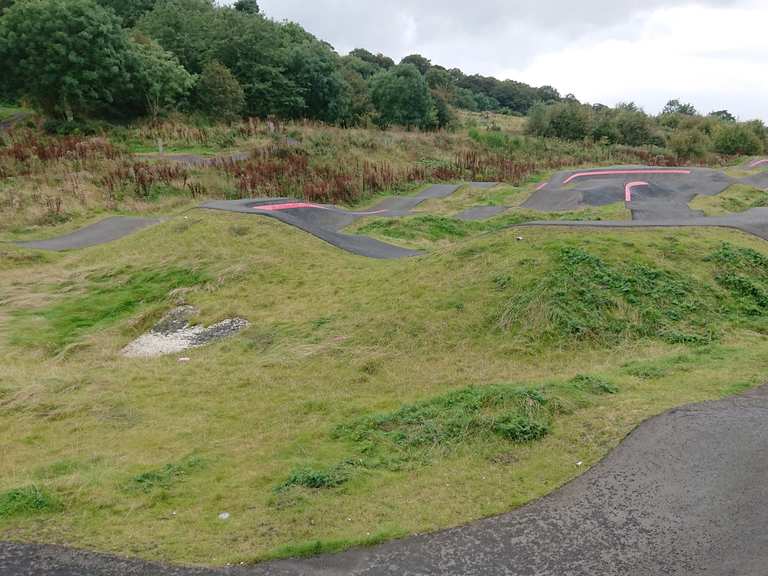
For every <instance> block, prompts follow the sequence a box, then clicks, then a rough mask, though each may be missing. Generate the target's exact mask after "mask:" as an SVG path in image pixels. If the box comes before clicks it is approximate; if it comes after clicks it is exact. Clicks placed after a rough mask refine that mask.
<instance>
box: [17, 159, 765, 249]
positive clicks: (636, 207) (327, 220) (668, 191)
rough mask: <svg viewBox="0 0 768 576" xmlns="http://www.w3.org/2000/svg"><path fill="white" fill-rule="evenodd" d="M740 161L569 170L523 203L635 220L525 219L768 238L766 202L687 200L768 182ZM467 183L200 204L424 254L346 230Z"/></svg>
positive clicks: (86, 235) (361, 245)
mask: <svg viewBox="0 0 768 576" xmlns="http://www.w3.org/2000/svg"><path fill="white" fill-rule="evenodd" d="M742 168H743V169H744V170H745V171H756V172H755V173H754V174H751V175H748V176H745V177H743V178H734V177H731V176H728V175H726V174H725V173H723V172H720V171H717V170H712V169H709V168H660V167H654V166H611V167H607V168H595V169H586V170H570V171H563V172H558V173H557V174H555V175H554V176H553V177H552V178H551V179H550V180H549V181H547V182H545V183H543V184H541V185H540V186H539V187H538V188H537V189H536V191H535V192H534V193H533V194H532V195H531V197H530V198H529V199H528V200H527V201H526V202H524V203H523V207H524V208H530V209H532V210H536V211H539V212H542V213H548V212H549V213H551V212H563V211H571V210H579V209H582V208H587V207H595V206H604V205H607V204H612V203H616V202H625V203H626V206H627V208H628V209H629V210H630V212H631V214H632V220H629V221H623V220H621V221H605V220H601V221H588V220H585V221H567V220H557V221H551V220H542V221H533V222H529V223H528V224H527V225H534V226H573V227H611V228H635V227H675V226H715V227H725V228H735V229H737V230H741V231H743V232H747V233H749V234H753V235H755V236H759V237H760V238H763V239H767V240H768V208H752V209H750V210H748V211H746V212H743V213H740V214H730V215H727V216H718V217H712V216H704V214H703V213H701V212H699V211H696V210H692V209H691V208H690V206H689V204H690V202H691V201H692V200H693V198H695V197H696V196H715V195H717V194H720V193H722V192H723V191H724V190H726V189H727V188H728V187H730V186H731V185H733V184H739V183H740V184H748V185H750V186H754V187H756V188H762V189H766V190H768V158H765V159H762V158H761V159H754V160H750V161H749V162H747V163H746V164H744V165H743V166H742ZM495 185H496V183H493V182H473V183H470V186H471V187H472V188H476V189H482V188H489V187H492V186H495ZM461 186H462V185H461V184H435V185H433V186H430V187H428V188H427V189H425V190H423V191H422V192H420V193H419V194H416V195H413V196H394V197H391V198H387V199H385V200H382V201H381V202H379V203H378V204H377V205H375V206H373V207H372V208H369V209H367V210H363V211H350V210H344V209H342V208H339V207H337V206H332V205H325V204H318V203H313V202H305V201H302V200H298V199H294V198H267V199H265V198H261V199H258V198H257V199H245V200H217V201H212V202H206V203H205V204H202V205H201V206H199V208H200V209H207V210H219V211H225V212H234V213H239V214H253V215H255V216H262V217H268V218H275V219H277V220H280V221H281V222H284V223H286V224H289V225H291V226H294V227H296V228H299V229H301V230H304V231H305V232H308V233H310V234H312V235H314V236H316V237H318V238H320V239H322V240H324V241H326V242H328V243H329V244H332V245H333V246H336V247H338V248H341V249H342V250H346V251H347V252H351V253H352V254H357V255H359V256H365V257H369V258H379V259H392V258H404V257H410V256H419V255H421V254H422V252H421V251H418V250H410V249H407V248H403V247H400V246H394V245H392V244H388V243H386V242H381V241H379V240H376V239H374V238H370V237H368V236H360V235H352V234H346V233H344V232H343V230H344V228H346V227H347V226H349V225H351V224H352V223H354V222H356V221H357V220H359V219H361V218H369V217H387V218H399V217H403V216H409V215H413V214H414V212H413V209H414V208H416V207H417V206H419V205H420V204H422V203H423V202H425V201H426V200H429V199H431V198H447V197H448V196H450V195H451V194H453V193H454V192H456V190H458V189H459V188H460V187H461ZM507 209H508V208H507V207H504V206H476V207H472V208H469V209H467V210H464V211H463V212H460V213H458V214H456V215H455V216H454V217H455V218H457V219H460V220H483V219H487V218H491V217H493V216H496V215H498V214H500V213H502V212H504V211H505V210H507ZM161 221H162V220H161V219H157V218H127V217H115V218H108V219H106V220H103V221H101V222H98V223H96V224H93V225H91V226H88V227H86V228H83V229H81V230H79V231H76V232H73V233H71V234H67V235H64V236H60V237H57V238H53V239H49V240H42V241H31V242H18V243H17V244H18V245H19V246H21V247H24V248H32V249H41V250H57V251H58V250H71V249H76V248H86V247H88V246H94V245H97V244H104V243H106V242H112V241H114V240H118V239H119V238H122V237H124V236H127V235H129V234H131V233H133V232H135V231H137V230H140V229H142V228H145V227H147V226H151V225H154V224H157V223H159V222H161Z"/></svg>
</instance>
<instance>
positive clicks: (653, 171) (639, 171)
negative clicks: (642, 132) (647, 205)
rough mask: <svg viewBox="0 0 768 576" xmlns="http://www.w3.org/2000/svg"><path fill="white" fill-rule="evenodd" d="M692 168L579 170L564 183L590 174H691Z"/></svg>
mask: <svg viewBox="0 0 768 576" xmlns="http://www.w3.org/2000/svg"><path fill="white" fill-rule="evenodd" d="M690 173H691V171H690V170H674V169H673V170H657V169H654V168H640V169H636V170H596V171H594V172H577V173H576V174H571V176H569V177H568V178H566V179H565V181H564V182H563V184H568V183H569V182H572V181H573V180H576V179H577V178H585V177H589V176H626V175H629V174H683V175H688V174H690Z"/></svg>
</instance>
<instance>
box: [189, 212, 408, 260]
mask: <svg viewBox="0 0 768 576" xmlns="http://www.w3.org/2000/svg"><path fill="white" fill-rule="evenodd" d="M200 208H206V209H209V210H223V211H225V212H237V213H240V214H256V215H260V216H267V217H269V218H275V219H277V220H280V221H281V222H284V223H286V224H289V225H291V226H295V227H296V228H299V229H301V230H304V231H305V232H309V233H310V234H312V235H313V236H317V237H318V238H320V239H321V240H324V241H326V242H328V243H329V244H332V245H333V246H336V247H337V248H341V249H342V250H346V251H347V252H351V253H352V254H357V255H358V256H367V257H369V258H380V259H392V258H404V257H408V256H419V255H420V254H422V252H419V251H418V250H408V249H407V248H401V247H399V246H394V245H392V244H387V243H385V242H380V241H378V240H375V239H373V238H370V237H368V236H356V235H352V234H343V233H341V232H339V230H340V229H341V228H344V227H345V226H348V225H349V224H351V223H352V222H354V221H355V220H356V219H358V218H362V217H363V216H365V215H366V214H365V213H361V212H347V211H345V210H340V209H338V208H335V207H332V206H324V205H321V204H308V203H304V202H299V201H296V200H291V199H288V198H281V199H270V200H221V201H218V202H207V203H205V204H203V205H202V206H200ZM379 214H381V215H382V216H384V215H390V214H391V212H389V211H381V212H379Z"/></svg>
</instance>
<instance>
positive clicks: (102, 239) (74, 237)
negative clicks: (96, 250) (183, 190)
mask: <svg viewBox="0 0 768 576" xmlns="http://www.w3.org/2000/svg"><path fill="white" fill-rule="evenodd" d="M159 222H162V219H161V218H133V217H126V216H115V217H113V218H107V219H105V220H101V221H100V222H97V223H95V224H91V225H90V226H86V227H85V228H81V229H80V230H77V231H76V232H72V233H71V234H65V235H64V236H58V237H56V238H51V239H49V240H35V241H30V242H16V245H17V246H21V247H22V248H34V249H37V250H54V251H61V250H71V249H74V248H87V247H89V246H96V245H98V244H106V243H107V242H112V241H114V240H118V239H119V238H122V237H123V236H128V235H129V234H133V233H134V232H136V231H137V230H141V229H142V228H146V227H147V226H152V225H154V224H158V223H159Z"/></svg>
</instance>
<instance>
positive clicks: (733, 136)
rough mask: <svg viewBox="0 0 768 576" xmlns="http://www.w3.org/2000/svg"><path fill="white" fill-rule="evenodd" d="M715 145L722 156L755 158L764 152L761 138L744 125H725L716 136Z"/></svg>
mask: <svg viewBox="0 0 768 576" xmlns="http://www.w3.org/2000/svg"><path fill="white" fill-rule="evenodd" d="M714 144H715V150H716V151H717V152H719V153H720V154H730V155H737V154H738V155H745V156H754V155H756V154H760V153H762V151H763V143H762V142H761V141H760V138H759V137H758V136H757V134H755V132H754V130H752V129H750V127H748V126H746V125H744V124H724V125H723V126H721V127H720V129H719V130H718V131H717V133H716V134H715V139H714Z"/></svg>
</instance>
